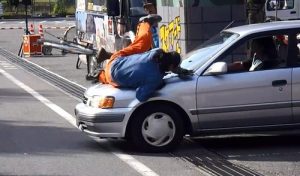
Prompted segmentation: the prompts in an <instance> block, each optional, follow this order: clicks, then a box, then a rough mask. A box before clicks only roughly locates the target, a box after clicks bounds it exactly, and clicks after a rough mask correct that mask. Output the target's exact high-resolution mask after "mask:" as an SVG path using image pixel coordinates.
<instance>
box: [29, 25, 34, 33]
mask: <svg viewBox="0 0 300 176" xmlns="http://www.w3.org/2000/svg"><path fill="white" fill-rule="evenodd" d="M29 32H30V34H31V35H33V34H34V26H33V24H30V27H29Z"/></svg>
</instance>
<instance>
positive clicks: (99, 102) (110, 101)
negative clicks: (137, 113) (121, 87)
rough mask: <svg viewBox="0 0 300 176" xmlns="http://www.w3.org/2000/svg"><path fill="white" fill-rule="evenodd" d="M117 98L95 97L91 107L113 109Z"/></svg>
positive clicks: (92, 99)
mask: <svg viewBox="0 0 300 176" xmlns="http://www.w3.org/2000/svg"><path fill="white" fill-rule="evenodd" d="M114 103H115V97H113V96H105V97H103V96H93V97H92V98H91V101H90V103H89V104H90V106H92V107H94V108H102V109H108V108H113V106H114Z"/></svg>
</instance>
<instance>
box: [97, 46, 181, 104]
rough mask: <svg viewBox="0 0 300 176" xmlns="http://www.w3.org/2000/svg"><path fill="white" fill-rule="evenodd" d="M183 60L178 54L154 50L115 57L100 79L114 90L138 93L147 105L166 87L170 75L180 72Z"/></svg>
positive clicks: (139, 97) (137, 95) (138, 96)
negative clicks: (165, 80)
mask: <svg viewBox="0 0 300 176" xmlns="http://www.w3.org/2000/svg"><path fill="white" fill-rule="evenodd" d="M180 62H181V57H180V55H179V54H178V53H177V52H168V53H167V52H164V51H163V50H162V49H158V48H156V49H152V50H150V51H148V52H145V53H140V54H133V55H129V56H118V55H113V56H112V57H111V58H110V59H109V60H108V62H107V65H106V67H105V70H103V71H102V74H101V75H100V80H99V81H100V82H101V83H104V84H111V85H113V86H114V87H123V88H133V89H136V98H137V99H138V100H139V101H146V100H147V99H148V98H150V96H151V95H152V94H153V93H154V92H155V91H156V90H157V89H158V88H160V87H161V86H162V85H163V77H164V76H165V74H166V72H168V71H172V72H176V71H178V70H181V69H178V68H179V64H180Z"/></svg>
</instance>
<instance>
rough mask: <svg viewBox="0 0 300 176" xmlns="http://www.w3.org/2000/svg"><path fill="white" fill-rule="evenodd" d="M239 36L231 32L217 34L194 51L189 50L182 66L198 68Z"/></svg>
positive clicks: (191, 68)
mask: <svg viewBox="0 0 300 176" xmlns="http://www.w3.org/2000/svg"><path fill="white" fill-rule="evenodd" d="M238 36H239V35H238V34H235V33H229V32H221V33H219V34H217V35H216V36H214V37H213V38H211V39H210V40H208V41H206V42H204V43H203V44H202V45H200V46H199V47H197V48H196V49H194V50H193V51H191V52H189V53H188V54H187V55H186V57H185V58H184V59H183V61H182V63H181V65H180V66H181V67H182V68H185V69H188V70H194V71H195V70H197V69H198V68H200V67H201V66H202V65H203V64H205V63H206V62H207V61H208V60H209V59H210V58H211V57H213V56H214V55H215V54H216V53H218V52H219V51H220V50H221V49H223V48H224V47H225V46H226V45H228V44H230V43H231V42H233V41H234V40H235V39H236V38H238Z"/></svg>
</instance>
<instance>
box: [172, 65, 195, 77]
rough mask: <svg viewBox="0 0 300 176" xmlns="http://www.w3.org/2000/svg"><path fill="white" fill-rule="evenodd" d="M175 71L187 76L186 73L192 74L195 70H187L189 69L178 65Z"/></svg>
mask: <svg viewBox="0 0 300 176" xmlns="http://www.w3.org/2000/svg"><path fill="white" fill-rule="evenodd" d="M174 73H177V74H178V75H179V76H186V75H192V74H193V73H194V72H193V70H187V69H184V68H181V67H178V68H177V69H176V70H174Z"/></svg>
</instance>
